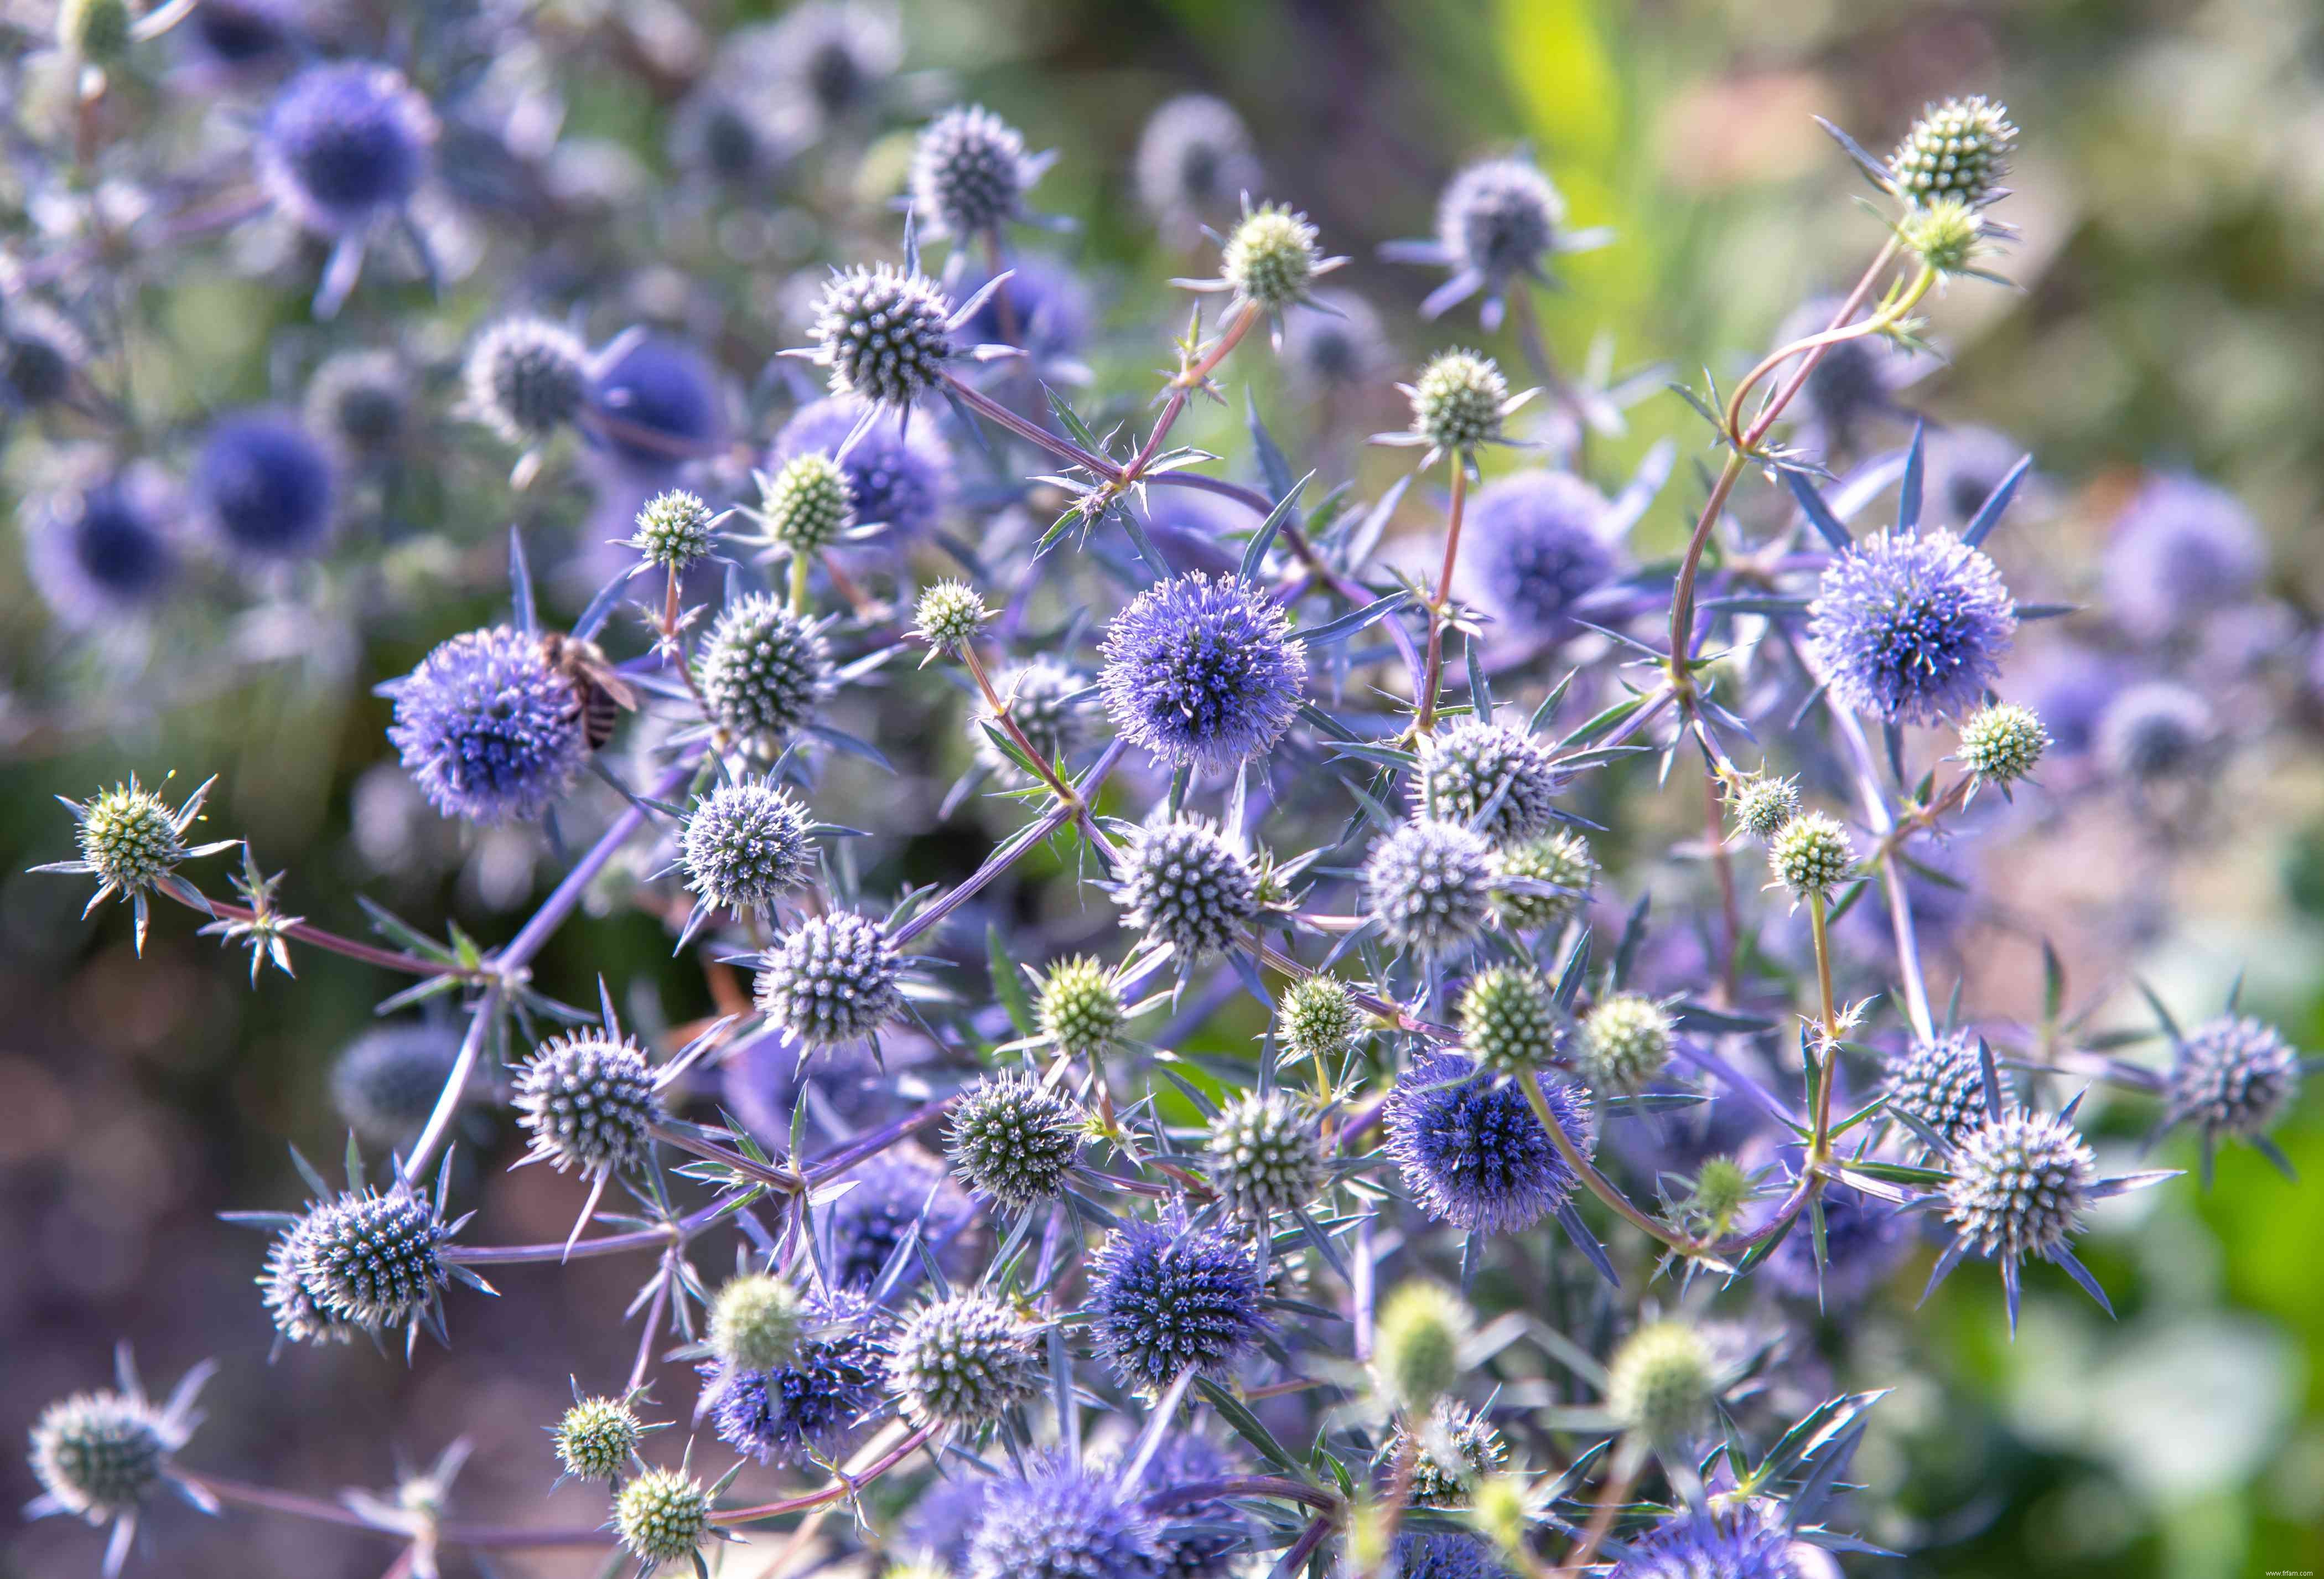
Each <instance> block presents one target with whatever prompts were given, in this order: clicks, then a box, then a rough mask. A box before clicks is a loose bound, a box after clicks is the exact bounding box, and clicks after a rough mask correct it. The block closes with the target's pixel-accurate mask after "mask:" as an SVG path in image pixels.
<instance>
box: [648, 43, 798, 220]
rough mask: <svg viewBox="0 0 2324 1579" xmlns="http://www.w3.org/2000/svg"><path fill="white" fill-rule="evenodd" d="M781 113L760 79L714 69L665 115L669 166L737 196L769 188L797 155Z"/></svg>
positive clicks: (789, 127) (794, 139)
mask: <svg viewBox="0 0 2324 1579" xmlns="http://www.w3.org/2000/svg"><path fill="white" fill-rule="evenodd" d="M732 63H733V62H731V61H725V62H722V63H721V64H722V65H731V64H732ZM782 109H783V106H781V105H780V104H779V102H778V101H776V100H774V99H773V98H772V97H770V95H769V94H768V93H767V91H766V84H765V83H764V82H763V81H762V80H760V79H758V78H753V77H751V76H749V75H748V74H747V73H746V72H743V71H738V70H732V69H723V70H722V69H714V70H712V71H710V72H708V73H706V74H705V76H704V77H703V78H702V80H701V81H699V82H697V83H696V85H695V88H694V89H693V91H692V92H690V93H688V94H687V96H686V99H685V101H684V102H683V103H681V104H680V105H679V106H678V113H677V114H676V115H672V116H671V117H670V123H669V152H670V162H672V163H674V164H676V165H677V166H678V169H680V170H681V171H690V172H694V173H697V174H699V175H702V176H704V177H706V178H707V179H709V180H713V181H715V182H717V183H719V184H720V185H723V186H727V187H732V188H735V189H738V195H739V194H742V193H750V192H754V191H758V190H761V189H765V188H768V187H770V186H772V185H773V184H774V182H775V181H777V180H779V179H780V178H781V176H782V175H783V173H784V171H785V170H786V169H787V168H788V165H789V164H790V162H791V157H792V155H793V154H794V153H795V152H797V151H798V150H797V147H796V143H797V134H796V130H795V128H794V127H793V126H792V125H789V124H788V123H787V122H786V120H785V117H784V115H783V114H782Z"/></svg>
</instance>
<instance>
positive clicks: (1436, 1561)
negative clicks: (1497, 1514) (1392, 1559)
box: [1396, 1530, 1509, 1579]
mask: <svg viewBox="0 0 2324 1579" xmlns="http://www.w3.org/2000/svg"><path fill="white" fill-rule="evenodd" d="M1396 1574H1397V1579H1509V1571H1508V1568H1506V1567H1504V1566H1503V1565H1501V1560H1500V1558H1499V1556H1495V1555H1494V1552H1493V1548H1492V1547H1489V1546H1488V1545H1487V1544H1486V1543H1485V1542H1483V1541H1482V1540H1480V1539H1479V1538H1478V1537H1475V1536H1473V1535H1452V1534H1446V1535H1424V1534H1422V1533H1421V1532H1420V1531H1418V1530H1406V1532H1405V1533H1404V1534H1402V1535H1399V1536H1397V1537H1396Z"/></svg>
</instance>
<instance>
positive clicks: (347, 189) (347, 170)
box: [257, 60, 436, 235]
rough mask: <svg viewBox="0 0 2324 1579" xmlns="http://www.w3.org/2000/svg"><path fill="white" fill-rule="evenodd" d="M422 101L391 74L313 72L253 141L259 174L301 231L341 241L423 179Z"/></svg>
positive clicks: (426, 152) (338, 68)
mask: <svg viewBox="0 0 2324 1579" xmlns="http://www.w3.org/2000/svg"><path fill="white" fill-rule="evenodd" d="M435 141H436V116H435V115H434V114H433V113H432V112H431V111H430V110H429V107H428V101H427V100H426V99H424V98H422V97H420V95H419V94H418V93H417V92H416V91H414V90H413V88H412V87H411V84H410V83H409V82H407V81H405V80H404V77H403V73H402V72H401V71H398V70H396V69H394V68H393V67H392V66H382V65H379V64H377V63H375V62H372V61H360V60H358V61H348V62H344V63H340V64H337V65H325V66H310V67H309V68H308V69H306V70H304V71H301V72H300V73H299V75H298V76H296V77H293V78H291V80H290V81H289V82H287V83H285V84H284V85H283V87H282V90H281V93H279V94H277V95H276V96H275V99H274V103H273V104H272V106H270V107H269V108H268V109H267V112H266V120H265V123H264V124H263V125H262V126H261V127H260V129H259V134H258V144H257V148H258V175H259V180H262V181H263V182H264V183H265V186H266V189H267V190H268V191H270V192H271V193H272V194H273V197H274V200H275V201H276V202H278V203H280V204H281V205H282V207H283V208H286V209H288V210H290V212H291V214H292V215H293V216H295V217H297V219H298V220H299V223H300V224H301V225H304V226H306V227H307V228H308V229H309V230H313V231H318V232H320V233H321V234H323V235H350V234H354V233H357V232H361V231H363V230H365V229H367V228H369V227H370V226H372V225H374V223H376V222H377V221H378V220H380V219H381V218H382V217H384V216H386V215H387V214H389V213H391V212H392V211H394V210H396V209H400V208H402V207H403V205H404V204H405V203H407V202H409V201H410V199H411V195H412V194H413V193H414V192H416V191H418V190H419V189H420V182H421V181H422V180H426V179H427V176H428V170H429V158H430V150H431V147H432V145H433V144H434V143H435Z"/></svg>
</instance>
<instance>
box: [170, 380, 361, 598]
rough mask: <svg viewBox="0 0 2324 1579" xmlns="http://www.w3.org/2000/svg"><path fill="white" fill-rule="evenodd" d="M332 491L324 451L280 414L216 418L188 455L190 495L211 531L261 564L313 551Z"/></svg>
mask: <svg viewBox="0 0 2324 1579" xmlns="http://www.w3.org/2000/svg"><path fill="white" fill-rule="evenodd" d="M336 494H337V479H336V477H335V476H333V474H332V468H331V457H330V456H329V455H328V453H327V452H326V451H325V450H324V448H323V447H322V446H321V445H320V444H318V443H317V442H316V441H315V439H314V436H313V435H311V434H309V432H308V431H307V429H305V428H304V427H302V426H301V425H300V423H299V422H298V421H297V420H295V419H293V418H291V416H289V415H287V414H285V413H283V412H281V411H263V410H261V411H237V412H235V413H234V414H233V415H231V416H225V417H220V418H219V419H218V420H217V421H215V422H213V423H211V424H210V427H209V431H208V433H207V434H205V435H204V436H203V439H202V448H201V451H200V453H199V454H198V455H197V456H195V457H194V475H193V496H194V499H195V502H196V503H197V505H198V508H199V509H200V512H201V515H202V519H203V521H204V522H206V523H207V524H208V528H209V530H210V531H211V533H212V534H213V535H214V537H215V538H216V540H217V541H218V542H219V543H220V544H221V545H222V546H223V547H224V548H226V549H227V550H229V551H230V552H233V553H236V554H245V555H248V556H250V557H251V558H252V559H256V560H259V561H262V562H270V563H272V562H280V561H283V560H289V559H308V558H311V557H312V556H314V555H316V554H318V553H320V552H321V551H322V549H323V547H324V545H325V543H326V542H327V540H328V539H329V537H330V535H331V514H332V507H333V503H334V497H335V495H336Z"/></svg>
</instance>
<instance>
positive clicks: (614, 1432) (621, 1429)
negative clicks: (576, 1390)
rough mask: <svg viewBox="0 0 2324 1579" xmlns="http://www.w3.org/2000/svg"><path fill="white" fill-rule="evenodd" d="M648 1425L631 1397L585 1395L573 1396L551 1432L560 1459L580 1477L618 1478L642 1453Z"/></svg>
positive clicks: (602, 1479) (590, 1479)
mask: <svg viewBox="0 0 2324 1579" xmlns="http://www.w3.org/2000/svg"><path fill="white" fill-rule="evenodd" d="M645 1433H646V1427H645V1426H644V1425H643V1424H642V1423H641V1421H640V1420H639V1419H638V1416H637V1411H636V1410H634V1409H632V1408H630V1405H629V1400H628V1399H617V1398H584V1399H574V1400H573V1407H572V1408H569V1409H567V1410H566V1411H565V1416H564V1417H563V1418H562V1419H560V1420H558V1422H557V1427H556V1429H555V1430H554V1431H552V1432H551V1433H550V1436H551V1438H552V1440H553V1441H554V1442H555V1444H556V1446H557V1462H558V1464H560V1465H562V1466H563V1467H564V1470H565V1473H567V1474H568V1475H571V1476H573V1477H574V1478H576V1480H584V1481H617V1480H619V1479H621V1478H622V1472H623V1471H625V1470H627V1469H628V1468H629V1467H630V1465H631V1464H632V1462H634V1461H635V1460H636V1458H637V1455H638V1444H639V1443H640V1442H642V1441H643V1440H645Z"/></svg>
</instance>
